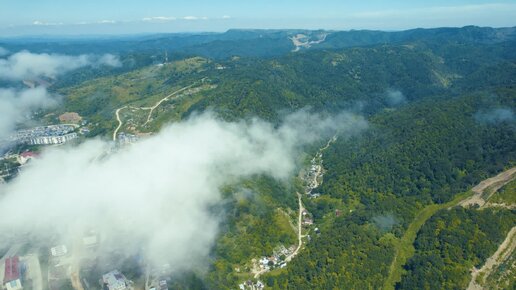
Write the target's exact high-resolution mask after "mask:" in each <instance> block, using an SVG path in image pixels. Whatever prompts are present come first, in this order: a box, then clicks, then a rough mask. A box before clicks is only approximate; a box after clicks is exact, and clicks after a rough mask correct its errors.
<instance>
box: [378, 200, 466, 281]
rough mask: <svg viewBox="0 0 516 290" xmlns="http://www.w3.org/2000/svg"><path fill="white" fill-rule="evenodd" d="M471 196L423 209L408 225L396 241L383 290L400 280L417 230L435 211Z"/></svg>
mask: <svg viewBox="0 0 516 290" xmlns="http://www.w3.org/2000/svg"><path fill="white" fill-rule="evenodd" d="M471 195H473V192H472V191H467V192H464V193H461V194H459V195H457V196H456V197H455V198H454V199H453V200H451V201H449V202H447V203H444V204H432V205H429V206H427V207H425V208H424V209H423V210H422V211H421V212H420V213H419V214H418V215H417V216H416V217H415V218H414V220H413V221H412V223H410V225H409V226H408V228H407V231H406V232H405V234H404V235H403V237H402V238H401V239H397V242H396V245H395V248H396V255H395V256H394V260H393V262H392V264H391V268H390V271H389V276H388V277H387V279H386V280H385V283H384V286H383V289H387V290H391V289H394V286H395V284H396V283H397V282H399V281H400V280H401V275H402V274H403V266H404V265H405V264H406V263H407V261H408V259H409V258H410V257H412V256H413V255H414V253H415V251H416V250H415V248H414V241H415V240H416V236H417V233H418V232H419V229H421V227H422V226H423V225H424V224H425V222H426V221H427V220H428V219H429V218H431V217H432V216H433V215H434V214H435V213H436V212H437V211H439V210H441V209H445V208H449V207H453V206H455V205H457V204H458V203H459V202H460V201H461V200H463V199H465V198H467V197H469V196H471Z"/></svg>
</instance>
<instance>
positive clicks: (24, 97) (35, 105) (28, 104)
mask: <svg viewBox="0 0 516 290" xmlns="http://www.w3.org/2000/svg"><path fill="white" fill-rule="evenodd" d="M56 104H57V97H55V96H54V97H53V96H51V95H50V94H49V93H48V92H47V90H46V89H45V88H43V87H38V88H33V89H25V90H16V89H2V88H0V141H1V140H2V139H5V138H6V137H7V136H8V135H9V134H10V133H11V132H12V131H13V130H14V129H15V127H16V124H18V123H22V122H24V121H26V120H27V119H29V118H30V114H31V113H32V112H33V111H35V110H38V109H46V108H50V107H52V106H55V105H56Z"/></svg>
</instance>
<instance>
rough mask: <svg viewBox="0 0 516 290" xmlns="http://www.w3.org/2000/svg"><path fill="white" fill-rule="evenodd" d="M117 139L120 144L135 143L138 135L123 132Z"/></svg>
mask: <svg viewBox="0 0 516 290" xmlns="http://www.w3.org/2000/svg"><path fill="white" fill-rule="evenodd" d="M116 140H117V142H118V145H127V144H133V143H135V142H136V141H138V136H136V135H133V134H129V133H124V132H122V133H119V134H118V138H117V139H116Z"/></svg>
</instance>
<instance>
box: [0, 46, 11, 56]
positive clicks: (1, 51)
mask: <svg viewBox="0 0 516 290" xmlns="http://www.w3.org/2000/svg"><path fill="white" fill-rule="evenodd" d="M7 54H9V51H8V50H7V49H5V48H3V47H1V46H0V56H4V55H7Z"/></svg>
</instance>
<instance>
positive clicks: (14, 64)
mask: <svg viewBox="0 0 516 290" xmlns="http://www.w3.org/2000/svg"><path fill="white" fill-rule="evenodd" d="M95 65H108V66H120V65H121V63H120V61H119V60H118V58H117V57H116V56H113V55H109V54H106V55H103V56H94V55H79V56H67V55H59V54H46V53H42V54H35V53H31V52H28V51H21V52H17V53H15V54H13V55H11V56H9V57H8V58H7V59H0V79H7V80H22V79H30V78H37V77H40V76H45V77H56V76H58V75H61V74H64V73H66V72H68V71H71V70H74V69H77V68H81V67H85V66H95Z"/></svg>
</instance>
